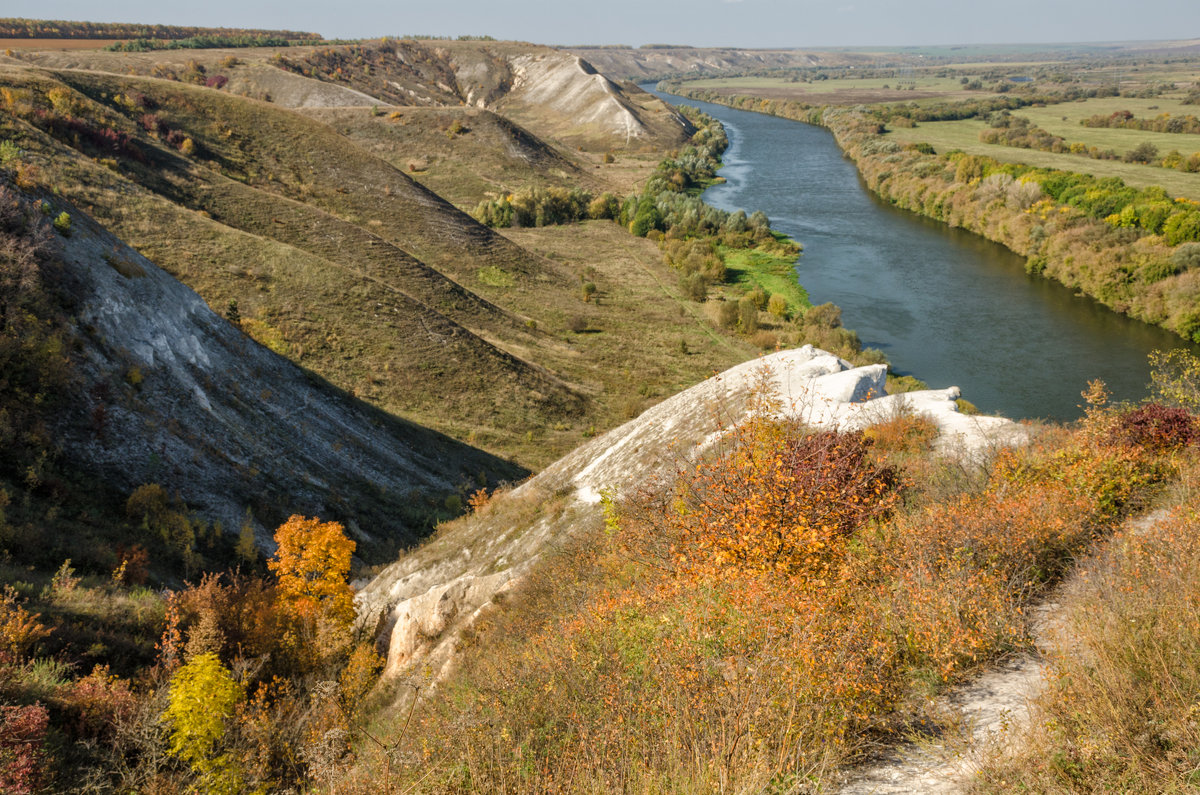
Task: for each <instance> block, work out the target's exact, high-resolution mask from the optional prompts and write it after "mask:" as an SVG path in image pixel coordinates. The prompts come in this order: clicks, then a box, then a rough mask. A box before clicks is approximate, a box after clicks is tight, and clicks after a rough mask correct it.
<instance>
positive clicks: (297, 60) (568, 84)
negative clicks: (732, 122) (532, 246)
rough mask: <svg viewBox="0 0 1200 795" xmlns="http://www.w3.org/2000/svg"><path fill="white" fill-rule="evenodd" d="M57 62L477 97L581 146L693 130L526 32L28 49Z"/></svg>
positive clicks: (404, 99) (345, 94) (316, 89)
mask: <svg viewBox="0 0 1200 795" xmlns="http://www.w3.org/2000/svg"><path fill="white" fill-rule="evenodd" d="M20 58H21V59H22V61H23V62H25V63H32V64H37V65H41V66H46V67H51V68H70V69H85V70H90V71H104V72H109V73H114V74H127V73H133V74H141V75H152V76H155V77H167V78H168V79H175V80H184V81H193V82H198V83H204V82H205V81H206V80H209V79H217V78H220V80H221V81H222V85H223V86H224V87H225V90H226V91H229V92H232V93H238V94H242V95H244V96H249V97H255V98H259V99H269V100H271V101H272V102H275V103H278V104H280V105H282V106H285V107H290V108H308V107H332V106H345V107H371V106H373V105H383V104H390V105H397V106H405V107H408V106H414V107H459V106H464V105H466V106H471V107H476V108H486V109H491V110H496V111H499V112H501V113H503V114H504V115H508V116H510V117H511V118H512V119H513V120H514V121H516V122H518V123H519V124H521V125H522V126H524V127H526V128H527V129H529V130H530V131H532V132H533V133H534V134H536V135H537V136H539V137H542V138H561V139H562V140H563V141H564V142H566V143H570V144H571V145H573V146H585V147H589V148H594V149H598V150H600V151H603V150H605V149H610V148H633V149H667V148H670V147H673V146H677V145H679V144H680V143H682V142H683V141H684V139H686V137H687V136H688V135H690V134H691V131H690V130H689V128H688V125H687V123H686V122H685V121H684V120H683V119H682V117H680V116H679V115H678V114H677V113H676V112H675V111H674V110H673V109H671V108H670V107H669V106H667V105H666V104H664V103H662V102H659V101H658V100H657V99H654V98H652V97H649V96H646V95H642V92H640V91H639V90H638V89H637V88H636V87H634V86H630V85H624V86H622V85H617V84H616V83H613V82H612V81H611V80H608V79H607V78H605V77H603V76H602V75H599V74H598V73H597V70H596V68H595V67H593V66H592V65H590V64H588V63H587V62H586V61H583V60H582V59H580V58H579V56H578V55H572V54H570V53H565V52H561V51H558V50H555V49H553V48H550V47H543V46H539V45H534V44H526V43H516V42H476V41H417V40H413V39H403V40H394V39H383V40H381V41H376V42H364V43H361V44H353V45H337V46H315V47H314V46H304V47H288V48H286V49H281V50H271V49H245V50H196V51H187V52H186V54H181V53H180V52H170V53H167V52H155V53H128V54H126V53H78V52H73V53H55V52H28V53H26V52H23V53H21V54H20Z"/></svg>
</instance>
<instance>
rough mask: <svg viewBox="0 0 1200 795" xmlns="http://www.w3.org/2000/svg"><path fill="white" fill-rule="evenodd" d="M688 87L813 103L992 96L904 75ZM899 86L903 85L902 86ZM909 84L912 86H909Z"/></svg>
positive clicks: (734, 80)
mask: <svg viewBox="0 0 1200 795" xmlns="http://www.w3.org/2000/svg"><path fill="white" fill-rule="evenodd" d="M687 85H688V87H689V88H690V87H695V88H706V89H710V90H713V91H717V92H719V93H722V94H752V95H754V96H756V97H765V98H767V99H790V100H796V101H799V102H807V103H809V104H812V105H857V104H870V103H874V102H920V101H921V100H931V99H944V98H947V97H953V98H957V99H974V98H977V97H980V96H990V94H986V93H984V92H979V91H971V92H967V91H964V90H963V88H962V85H961V83H960V82H959V79H958V78H953V77H928V76H924V75H919V74H913V75H911V76H909V75H905V76H903V77H872V78H865V79H861V80H860V79H857V78H831V79H829V80H814V81H813V82H811V83H801V82H792V81H791V80H790V79H788V78H785V77H728V78H713V79H710V80H689V81H688V83H687ZM900 86H904V87H903V88H900ZM909 86H912V88H911V89H910V88H909Z"/></svg>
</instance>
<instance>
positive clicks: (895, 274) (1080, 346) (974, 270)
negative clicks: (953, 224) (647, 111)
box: [646, 86, 1198, 420]
mask: <svg viewBox="0 0 1200 795" xmlns="http://www.w3.org/2000/svg"><path fill="white" fill-rule="evenodd" d="M646 88H647V90H652V89H653V87H652V86H646ZM654 93H656V94H658V96H660V97H662V98H664V99H666V100H667V101H669V102H674V103H677V104H678V103H682V104H688V105H695V106H697V107H700V108H701V109H702V110H704V111H705V112H706V113H709V114H711V115H713V116H715V117H716V118H718V119H720V120H721V122H722V123H723V124H724V125H725V129H726V131H727V133H728V135H729V139H730V147H729V149H728V150H727V151H726V153H725V156H724V161H725V167H724V168H722V169H721V172H720V173H721V176H722V177H724V178H725V180H726V181H725V182H724V183H723V184H719V185H715V186H713V187H712V188H709V189H708V190H707V191H706V192H705V193H704V200H705V201H706V202H708V203H709V204H712V205H713V206H715V207H719V208H721V209H724V210H737V209H744V210H745V211H746V212H747V213H749V212H752V211H754V210H762V211H763V212H765V213H766V214H767V215H768V216H769V217H770V219H771V225H772V227H774V228H775V229H777V230H778V231H780V232H783V233H785V234H787V235H789V236H791V237H793V238H794V239H796V240H797V241H799V242H800V243H801V244H803V245H804V254H803V255H802V256H801V258H800V260H799V262H798V264H797V266H796V267H797V271H798V273H799V276H800V283H801V284H802V285H804V287H805V288H806V289H807V290H808V292H809V296H810V297H811V299H812V301H813V303H818V304H819V303H824V302H826V301H832V302H833V303H835V304H837V305H838V306H840V307H841V308H842V321H843V324H844V325H845V326H846V327H847V328H852V329H855V330H856V331H857V332H858V334H859V337H860V338H861V339H862V341H863V345H864V346H867V347H873V348H879V349H880V350H882V351H883V352H884V353H886V354H887V356H888V359H889V360H890V361H891V362H892V367H893V370H895V371H896V372H898V373H900V374H911V375H914V376H916V377H917V378H920V379H921V380H922V381H925V382H926V383H928V384H929V385H930V386H931V387H933V388H941V387H946V386H950V385H957V386H959V387H960V388H961V389H962V392H963V397H964V398H966V399H967V400H970V401H971V402H973V403H975V404H976V405H977V406H978V407H979V408H980V409H981V410H982V411H984V412H985V413H988V414H1002V415H1004V416H1007V417H1012V418H1014V419H1032V418H1037V417H1044V418H1049V419H1056V420H1066V419H1074V418H1076V417H1078V416H1080V414H1081V413H1082V412H1081V410H1080V408H1079V406H1080V404H1081V403H1082V402H1083V401H1082V399H1081V397H1080V392H1081V391H1082V390H1083V388H1084V387H1085V386H1086V384H1087V382H1088V381H1089V380H1091V379H1093V378H1101V379H1103V380H1104V381H1105V382H1106V383H1107V384H1108V386H1109V388H1110V389H1111V390H1112V392H1113V394H1114V397H1116V398H1117V399H1129V400H1136V399H1139V398H1141V397H1144V396H1145V394H1146V385H1147V383H1148V382H1149V380H1150V373H1149V365H1148V363H1147V354H1149V353H1150V351H1152V350H1154V349H1156V348H1161V349H1166V348H1175V347H1181V346H1185V345H1187V343H1185V342H1184V341H1183V340H1182V339H1181V338H1179V337H1177V336H1175V335H1174V334H1170V333H1168V332H1166V331H1163V330H1162V329H1159V328H1156V327H1153V326H1148V325H1146V324H1144V323H1140V322H1137V321H1134V320H1131V319H1129V318H1127V317H1125V316H1123V315H1119V314H1117V313H1115V312H1112V311H1110V310H1108V309H1106V308H1105V307H1103V306H1101V305H1100V304H1099V303H1097V302H1096V301H1094V300H1092V299H1090V298H1086V297H1083V296H1077V295H1075V294H1074V293H1073V292H1072V291H1071V290H1069V289H1067V288H1065V287H1063V286H1062V285H1060V284H1058V283H1057V282H1051V281H1049V280H1048V279H1044V278H1041V277H1033V276H1029V275H1028V274H1026V273H1025V269H1024V264H1025V262H1024V258H1022V257H1020V256H1018V255H1016V254H1014V253H1012V252H1011V251H1009V250H1008V249H1006V248H1004V247H1003V246H1001V245H999V244H997V243H992V242H991V241H988V240H985V239H984V238H982V237H979V236H977V235H974V234H971V233H970V232H965V231H963V230H961V229H952V228H950V227H948V226H946V225H945V224H942V223H939V222H937V221H934V220H932V219H928V218H924V217H923V216H919V215H916V214H914V213H909V212H907V211H904V210H899V209H896V208H895V207H892V206H891V205H889V204H887V203H886V202H883V201H881V200H880V199H878V198H876V197H875V195H874V194H872V193H871V192H870V191H868V190H867V187H866V185H865V184H864V183H863V181H862V179H861V178H860V177H859V176H858V171H857V170H856V169H855V167H854V164H853V163H852V162H851V161H850V160H848V159H847V158H845V157H844V156H843V155H842V153H841V150H840V149H839V148H838V146H837V143H836V142H835V141H834V139H833V136H832V134H830V133H829V132H828V131H827V130H825V129H824V128H821V127H814V126H812V125H808V124H803V123H801V122H795V121H790V120H788V119H780V118H776V117H773V116H766V115H763V114H758V113H749V112H746V111H739V110H733V109H731V108H727V107H724V106H722V105H713V104H710V103H707V102H697V101H695V100H690V99H683V98H681V97H675V96H672V95H669V94H663V93H661V92H657V91H655V92H654ZM1187 347H1189V348H1191V349H1192V350H1193V351H1196V350H1198V349H1197V347H1196V346H1190V345H1188V346H1187Z"/></svg>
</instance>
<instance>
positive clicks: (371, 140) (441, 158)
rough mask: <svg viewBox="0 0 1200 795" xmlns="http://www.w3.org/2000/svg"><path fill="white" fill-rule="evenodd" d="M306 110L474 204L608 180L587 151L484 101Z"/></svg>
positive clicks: (459, 202) (464, 203)
mask: <svg viewBox="0 0 1200 795" xmlns="http://www.w3.org/2000/svg"><path fill="white" fill-rule="evenodd" d="M302 112H303V113H305V115H308V116H310V117H312V118H314V119H317V120H319V121H322V122H324V123H326V124H328V125H330V126H331V127H333V129H335V130H336V131H337V132H339V133H341V134H342V135H344V136H346V137H347V138H349V139H350V140H351V141H353V142H354V143H355V144H357V145H358V146H360V147H361V148H363V149H364V150H366V151H369V152H372V153H373V154H375V155H376V156H377V157H380V158H382V159H384V160H386V161H387V162H389V163H391V164H392V165H393V166H395V167H396V168H398V169H400V170H401V171H403V172H405V173H407V174H409V176H411V177H412V178H413V179H414V180H416V181H417V182H419V183H420V184H422V185H424V186H426V187H428V188H430V189H431V190H433V191H434V192H436V193H437V194H438V195H440V196H442V197H444V198H446V199H448V200H450V201H451V202H452V203H454V204H455V205H456V206H457V207H459V208H462V209H466V210H470V209H471V208H473V207H474V206H475V205H476V204H477V203H478V202H479V201H480V200H482V199H483V198H484V197H485V196H487V195H489V194H500V193H512V192H515V191H516V190H518V189H520V188H522V187H528V186H531V185H540V186H544V187H545V186H555V187H584V188H587V189H591V190H595V189H597V188H599V187H601V186H603V185H604V184H605V183H604V182H603V181H602V179H601V177H602V175H596V174H594V173H593V172H594V171H595V169H594V168H593V167H592V164H591V163H590V162H588V163H581V162H579V161H581V160H582V159H583V158H581V157H580V153H578V152H571V151H569V150H565V149H561V148H559V147H555V146H554V145H552V144H549V143H547V142H545V141H543V140H541V139H539V138H537V137H536V136H534V135H533V134H532V133H530V132H528V131H527V130H524V129H522V128H520V127H517V126H516V125H514V124H513V123H512V122H510V121H508V120H507V119H505V118H504V117H502V116H499V115H497V114H495V113H492V112H491V111H487V110H482V109H479V108H440V107H433V108H423V107H403V108H398V107H388V108H384V109H383V112H382V113H381V114H380V115H376V114H375V113H374V112H373V111H372V110H371V109H369V108H317V109H305V110H303V111H302ZM456 123H457V124H458V125H459V127H458V131H457V132H455V126H454V125H455V124H456ZM585 166H586V168H585Z"/></svg>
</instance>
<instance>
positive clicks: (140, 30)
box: [0, 18, 321, 41]
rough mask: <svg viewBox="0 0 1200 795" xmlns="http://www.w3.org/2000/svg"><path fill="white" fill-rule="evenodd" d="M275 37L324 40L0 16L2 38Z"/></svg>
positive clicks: (307, 36)
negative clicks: (5, 17)
mask: <svg viewBox="0 0 1200 795" xmlns="http://www.w3.org/2000/svg"><path fill="white" fill-rule="evenodd" d="M199 37H212V38H231V39H240V38H259V39H263V38H272V39H283V40H291V41H296V40H304V41H321V34H320V33H305V32H303V31H297V30H258V29H256V28H200V27H188V26H178V25H144V24H140V23H127V22H74V21H69V20H62V19H14V18H8V19H0V38H3V39H151V40H158V41H163V40H171V39H176V40H177V39H194V38H199Z"/></svg>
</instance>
